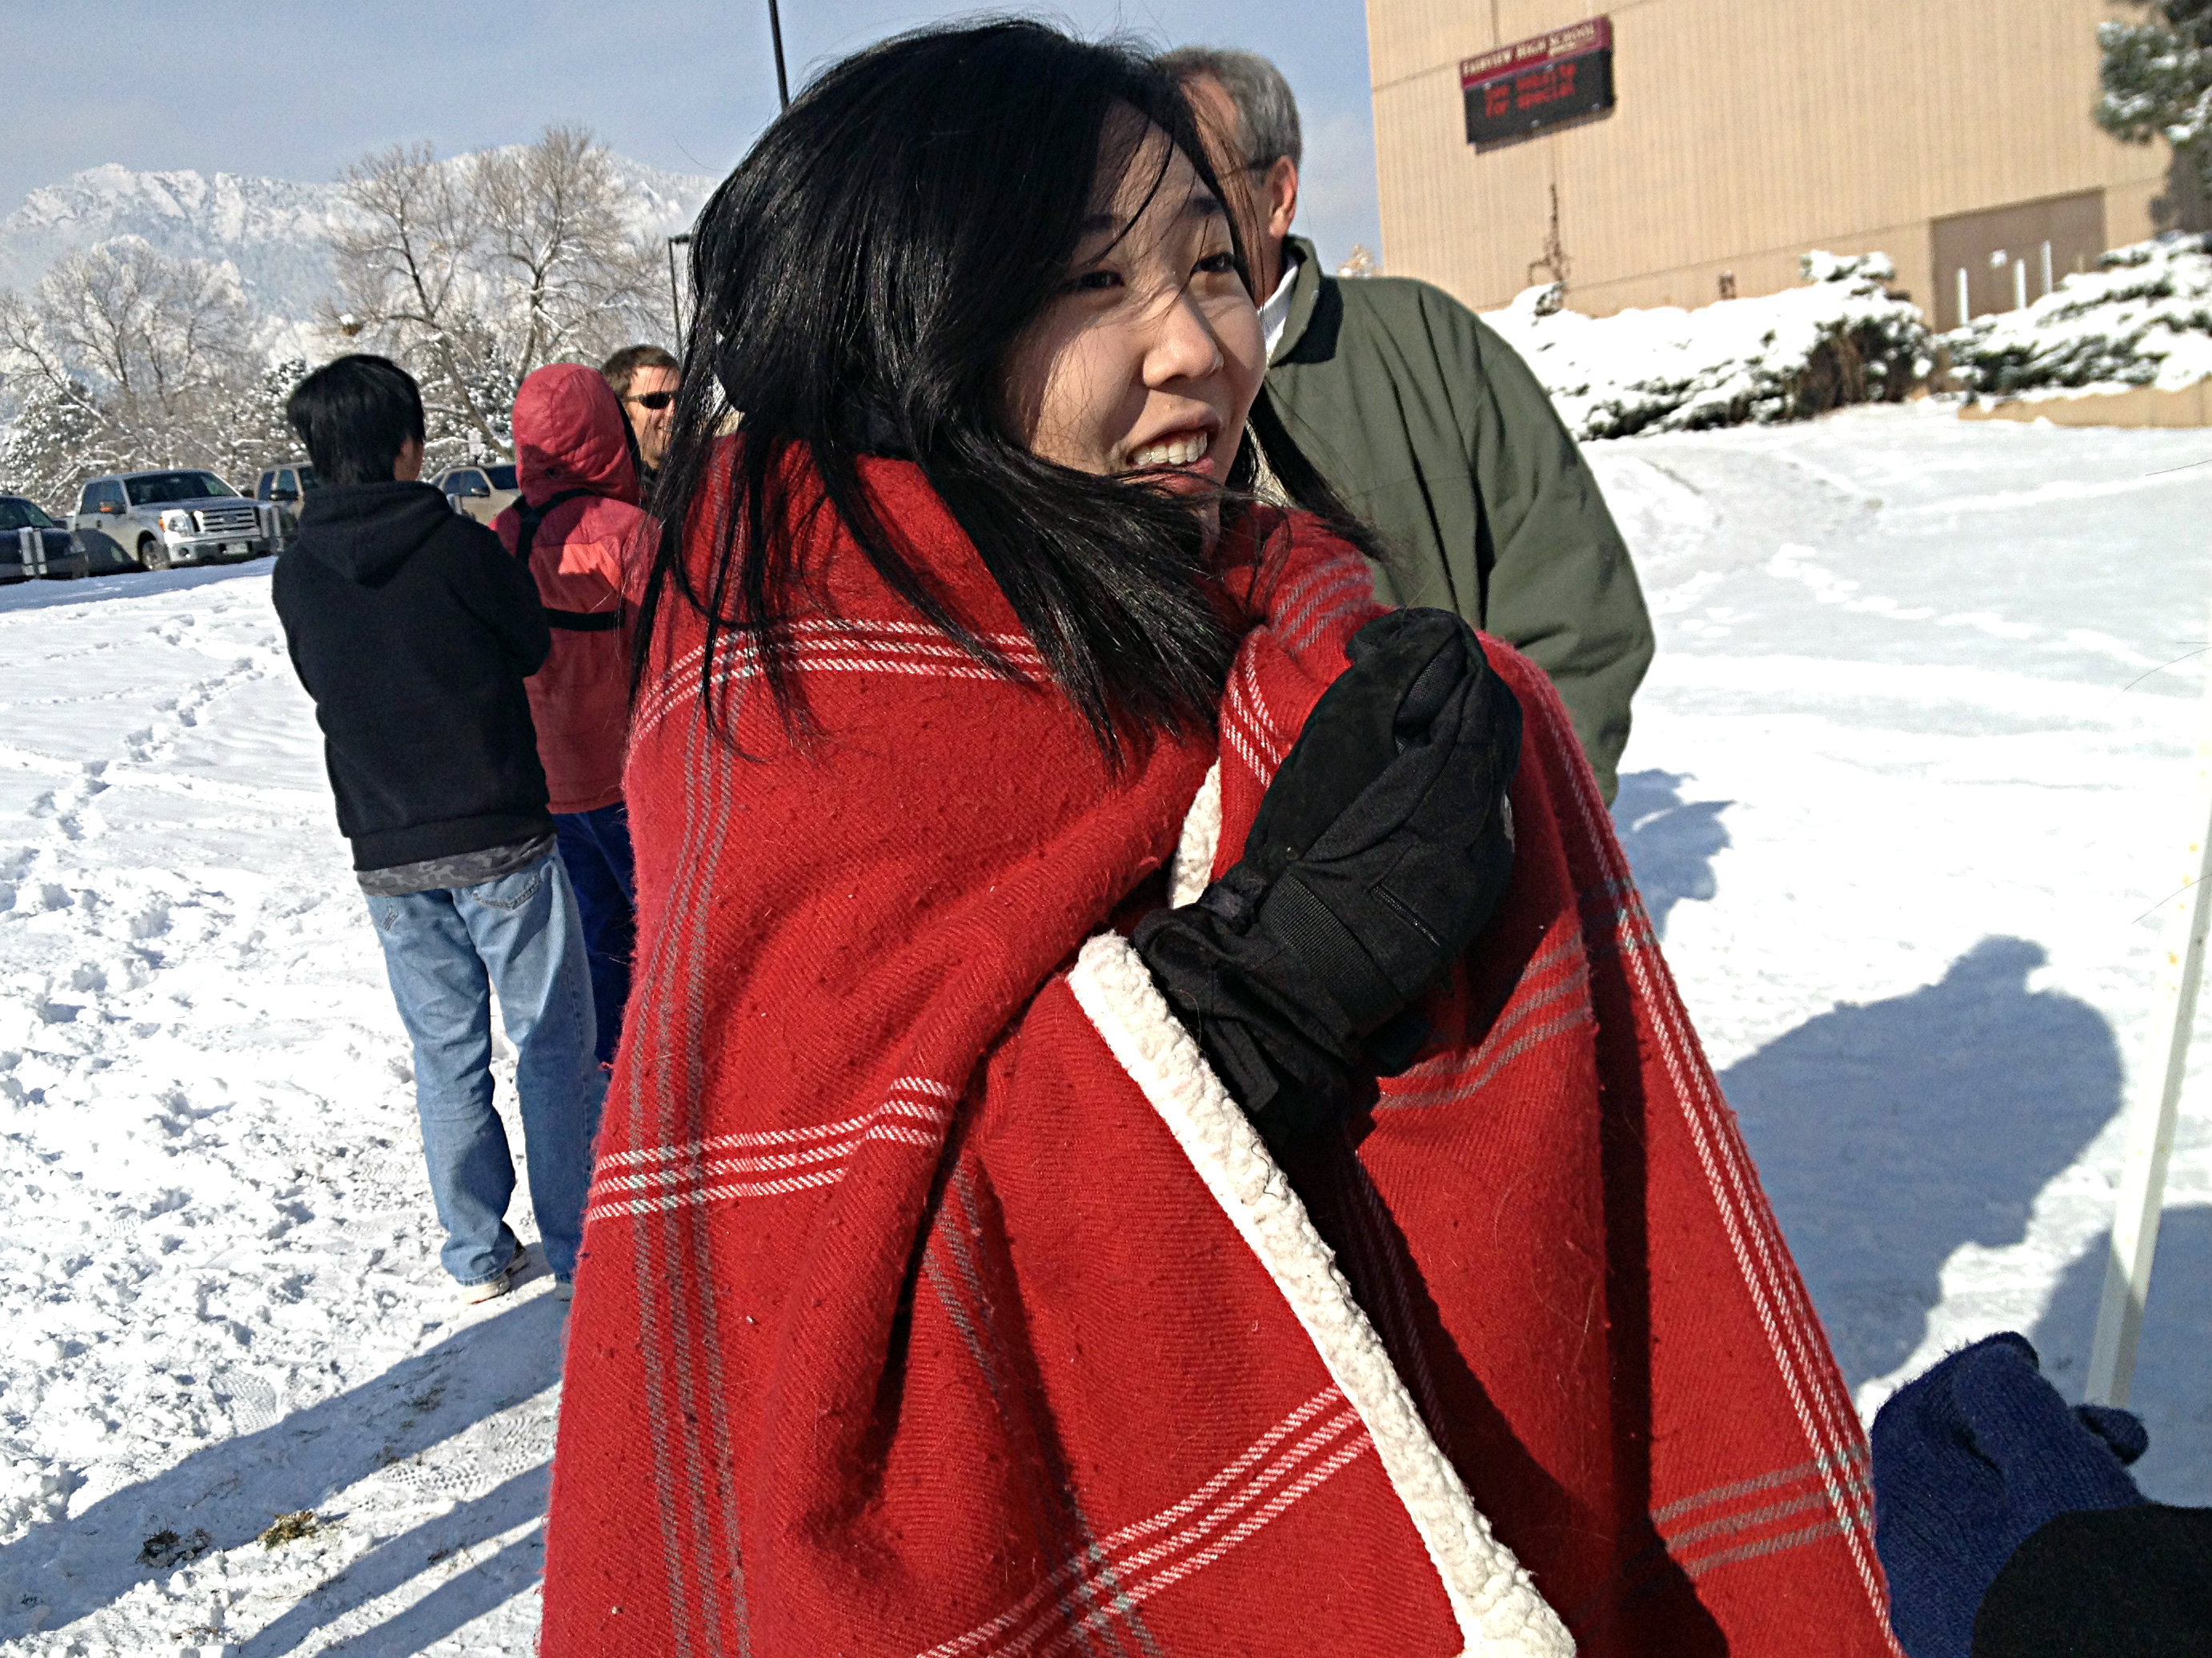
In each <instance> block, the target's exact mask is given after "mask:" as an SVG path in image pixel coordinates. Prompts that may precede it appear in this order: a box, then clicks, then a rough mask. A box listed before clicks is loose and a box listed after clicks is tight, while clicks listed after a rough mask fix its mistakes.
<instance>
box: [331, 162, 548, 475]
mask: <svg viewBox="0 0 2212 1658" xmlns="http://www.w3.org/2000/svg"><path fill="white" fill-rule="evenodd" d="M469 185H470V179H469V178H468V175H467V173H465V171H464V170H463V169H460V168H458V167H455V166H454V165H453V163H451V162H447V161H439V160H438V158H437V155H436V153H435V151H434V150H433V149H431V147H430V146H429V145H428V144H427V143H423V144H415V145H412V146H401V145H397V144H395V145H393V146H392V148H391V149H386V150H381V151H379V152H378V153H377V154H375V155H369V156H367V157H364V158H363V159H362V160H361V161H356V162H355V163H354V164H353V165H352V166H351V167H348V168H347V169H346V171H345V178H344V180H343V195H344V197H345V202H346V205H347V207H348V208H349V209H350V212H349V214H348V216H347V217H346V219H345V220H344V221H343V222H342V223H341V224H340V225H339V226H338V227H337V228H336V229H335V230H334V231H333V232H332V233H331V252H332V253H333V255H334V256H335V259H336V263H337V284H338V301H337V303H336V304H335V305H333V306H331V307H326V308H325V309H326V313H327V314H326V316H325V322H326V323H328V324H330V325H333V326H336V327H339V328H342V329H343V331H344V332H346V333H347V334H348V335H349V336H351V335H356V334H361V333H366V334H368V335H369V336H370V338H371V342H372V343H383V344H386V345H388V346H389V347H390V348H391V349H392V350H393V352H394V354H395V355H398V356H400V357H401V358H403V359H405V360H410V361H415V362H416V364H417V366H418V367H428V368H430V369H432V370H433V371H434V372H432V373H429V374H419V375H418V376H417V378H419V379H421V380H423V381H424V382H425V384H424V387H423V390H424V392H425V394H426V396H425V401H426V403H428V404H429V405H430V409H429V412H431V413H432V414H434V415H443V416H447V419H448V421H453V422H459V424H461V425H463V426H465V427H467V428H473V429H474V430H475V432H476V433H477V434H478V435H479V436H480V437H481V438H482V439H483V440H484V441H485V442H487V443H489V445H490V446H492V447H493V448H494V449H499V448H503V447H504V446H505V443H504V440H503V439H502V437H501V434H500V433H499V432H498V431H497V430H495V428H494V427H493V424H492V419H491V416H490V413H489V411H488V410H485V409H483V407H481V406H480V405H479V404H478V402H477V398H475V397H473V396H471V389H472V388H474V387H476V386H478V385H480V384H481V383H482V382H483V379H484V369H485V366H486V365H485V361H484V360H485V358H486V357H487V356H488V355H489V350H488V349H487V348H488V346H489V328H488V326H487V324H486V319H484V317H483V314H482V309H483V299H484V295H483V282H482V281H481V279H480V274H479V273H480V272H481V270H482V267H483V246H484V238H483V223H482V221H481V219H480V217H479V216H478V213H477V204H476V202H475V198H474V193H473V191H471V189H470V188H469Z"/></svg>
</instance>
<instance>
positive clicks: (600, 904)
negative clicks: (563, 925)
mask: <svg viewBox="0 0 2212 1658" xmlns="http://www.w3.org/2000/svg"><path fill="white" fill-rule="evenodd" d="M553 828H554V830H555V832H556V833H557V834H558V835H560V837H561V862H562V865H563V866H564V867H566V868H567V870H568V884H569V885H570V886H572V887H574V889H575V890H576V908H578V909H579V910H580V911H581V912H582V914H583V918H584V951H585V954H586V956H587V957H589V958H590V960H591V963H592V1011H594V1012H595V1013H597V1015H598V1016H599V1063H600V1064H601V1065H612V1064H613V1063H614V1062H615V1045H616V1044H617V1042H620V1041H621V1040H622V1026H623V1004H624V1003H626V1002H628V1001H629V963H630V957H631V955H632V954H633V953H634V952H635V950H636V949H637V875H636V873H635V865H634V864H633V862H632V859H631V858H630V851H629V807H627V806H625V805H623V803H622V802H621V801H619V800H617V801H616V802H615V803H614V805H611V806H601V807H600V808H599V810H598V811H556V812H555V813H554V814H553Z"/></svg>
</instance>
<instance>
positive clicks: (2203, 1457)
mask: <svg viewBox="0 0 2212 1658" xmlns="http://www.w3.org/2000/svg"><path fill="white" fill-rule="evenodd" d="M2110 1248H2112V1240H2111V1236H2110V1235H2109V1234H2106V1233H2100V1234H2098V1236H2097V1239H2096V1242H2093V1244H2091V1245H2090V1247H2089V1248H2087V1250H2085V1251H2084V1252H2083V1253H2082V1254H2081V1259H2080V1260H2076V1261H2075V1263H2074V1264H2073V1265H2072V1266H2069V1267H2068V1268H2067V1269H2066V1276H2065V1277H2064V1278H2063V1279H2061V1280H2060V1282H2059V1285H2058V1288H2057V1292H2056V1293H2055V1294H2053V1295H2052V1297H2051V1304H2050V1306H2049V1307H2047V1308H2046V1309H2045V1310H2044V1314H2043V1317H2042V1318H2041V1319H2040V1320H2039V1321H2037V1324H2036V1327H2035V1328H2034V1329H2033V1330H2032V1331H2030V1332H2029V1333H2028V1339H2030V1340H2031V1341H2033V1342H2034V1343H2035V1347H2036V1351H2038V1352H2039V1353H2040V1354H2041V1355H2042V1356H2043V1373H2044V1374H2045V1376H2049V1377H2050V1378H2051V1382H2053V1384H2055V1385H2056V1386H2057V1389H2058V1391H2059V1392H2060V1393H2062V1394H2065V1395H2066V1397H2067V1398H2068V1399H2069V1400H2078V1399H2080V1398H2081V1387H2082V1383H2083V1382H2084V1380H2085V1379H2086V1377H2087V1373H2088V1369H2089V1342H2090V1339H2091V1337H2092V1336H2093V1335H2094V1334H2095V1333H2096V1325H2097V1298H2098V1297H2099V1296H2100V1295H2101V1294H2102V1293H2103V1292H2104V1287H2105V1256H2106V1253H2107V1251H2109V1250H2110ZM2208 1355H2212V1208H2208V1207H2205V1206H2202V1205H2197V1206H2191V1207H2189V1208H2184V1209H2168V1210H2167V1211H2166V1217H2165V1218H2164V1220H2163V1221H2162V1222H2161V1223H2160V1226H2159V1232H2158V1260H2157V1264H2156V1266H2154V1269H2153V1271H2152V1272H2151V1279H2150V1301H2149V1303H2148V1305H2147V1306H2146V1307H2145V1308H2144V1309H2143V1326H2142V1344H2141V1345H2139V1346H2138V1347H2137V1348H2136V1374H2135V1387H2134V1391H2133V1392H2132V1393H2131V1394H2130V1396H2129V1400H2128V1408H2129V1409H2130V1410H2132V1411H2134V1412H2136V1413H2137V1414H2138V1415H2140V1416H2141V1417H2142V1419H2143V1424H2144V1425H2145V1426H2146V1427H2148V1429H2149V1430H2150V1449H2149V1450H2148V1452H2147V1453H2145V1455H2144V1456H2143V1460H2142V1461H2141V1462H2139V1463H2137V1464H2136V1469H2135V1474H2136V1482H2137V1483H2138V1484H2139V1485H2142V1488H2143V1491H2144V1493H2145V1494H2146V1495H2147V1496H2149V1497H2155V1498H2158V1499H2159V1500H2160V1501H2162V1502H2166V1503H2207V1502H2212V1362H2208V1359H2207V1356H2208Z"/></svg>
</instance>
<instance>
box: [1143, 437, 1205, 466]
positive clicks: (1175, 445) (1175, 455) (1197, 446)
mask: <svg viewBox="0 0 2212 1658" xmlns="http://www.w3.org/2000/svg"><path fill="white" fill-rule="evenodd" d="M1211 447H1212V440H1210V439H1208V438H1207V437H1206V434H1204V433H1203V432H1187V433H1185V434H1182V436H1180V437H1172V438H1163V439H1161V440H1160V441H1159V442H1158V443H1148V444H1146V446H1144V447H1143V448H1141V449H1138V450H1134V451H1133V452H1131V454H1130V456H1129V465H1132V466H1188V465H1190V464H1191V463H1192V462H1193V461H1194V460H1197V459H1199V458H1200V456H1202V455H1204V454H1205V453H1206V451H1207V450H1208V449H1209V448H1211Z"/></svg>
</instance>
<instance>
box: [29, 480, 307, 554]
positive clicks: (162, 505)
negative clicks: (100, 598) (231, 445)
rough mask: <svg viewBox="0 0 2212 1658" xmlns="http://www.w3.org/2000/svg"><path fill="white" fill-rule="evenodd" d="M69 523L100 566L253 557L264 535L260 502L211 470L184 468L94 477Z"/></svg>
mask: <svg viewBox="0 0 2212 1658" xmlns="http://www.w3.org/2000/svg"><path fill="white" fill-rule="evenodd" d="M70 528H71V529H73V530H75V531H76V534H77V538H78V540H79V541H81V542H82V544H83V545H84V550H85V551H86V552H88V553H89V554H90V555H91V556H92V557H93V561H94V568H100V569H122V570H166V569H167V568H169V567H170V566H171V565H173V564H208V563H214V562H222V561H226V560H232V559H243V558H258V557H260V556H262V555H263V554H264V553H265V552H267V551H268V550H269V544H270V533H269V525H268V523H267V522H266V520H265V519H264V517H263V515H262V508H260V507H257V506H256V505H255V504H254V503H253V502H252V501H248V500H246V498H245V497H244V496H243V495H240V494H239V493H238V491H237V490H235V489H232V488H231V487H230V486H229V485H228V483H224V482H223V481H222V479H221V478H219V477H216V475H215V474H214V473H213V472H201V471H164V472H119V473H113V474H111V475H109V476H108V477H96V478H94V479H92V480H91V481H90V482H89V483H87V484H86V485H85V486H84V495H82V498H81V499H80V500H79V501H78V502H77V508H76V512H75V513H73V514H71V516H70Z"/></svg>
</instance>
